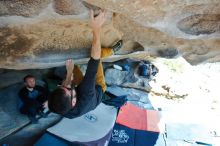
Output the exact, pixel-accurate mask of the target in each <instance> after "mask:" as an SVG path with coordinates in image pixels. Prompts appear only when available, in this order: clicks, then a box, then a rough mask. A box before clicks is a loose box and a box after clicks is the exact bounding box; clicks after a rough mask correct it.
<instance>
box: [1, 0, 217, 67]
mask: <svg viewBox="0 0 220 146" xmlns="http://www.w3.org/2000/svg"><path fill="white" fill-rule="evenodd" d="M98 7H100V8H104V9H107V10H108V12H109V13H108V21H107V22H106V24H105V26H104V28H103V32H102V46H103V47H109V46H111V45H112V44H113V43H114V42H115V41H117V40H118V39H121V38H122V39H123V40H124V42H125V43H124V44H125V45H124V47H123V49H122V50H121V51H120V52H119V53H120V54H126V53H130V52H134V51H140V50H141V51H143V50H144V51H145V52H146V53H148V54H149V55H151V56H155V57H158V56H159V57H166V58H175V57H177V56H183V57H184V58H185V59H186V60H187V61H188V62H189V63H191V64H198V63H203V62H217V61H219V60H220V50H219V47H220V1H219V0H194V1H188V0H183V1H179V0H127V1H124V0H117V1H115V0H105V1H100V0H85V1H82V0H45V1H42V0H36V1H26V0H13V1H10V0H4V1H0V68H12V69H25V68H48V67H54V66H60V65H63V64H64V61H65V60H66V59H67V58H73V59H74V60H75V62H80V60H82V59H85V58H86V57H89V48H90V47H91V41H92V33H91V29H90V27H89V24H88V19H89V15H88V13H89V8H92V9H95V10H96V11H97V10H98V9H99V8H98ZM112 14H113V15H112ZM114 57H115V56H114ZM114 57H113V58H114ZM117 57H119V58H121V56H117ZM79 59H80V60H79Z"/></svg>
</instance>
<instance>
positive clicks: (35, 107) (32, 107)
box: [20, 99, 46, 116]
mask: <svg viewBox="0 0 220 146" xmlns="http://www.w3.org/2000/svg"><path fill="white" fill-rule="evenodd" d="M45 101H46V100H45V99H41V100H40V101H39V99H38V100H35V101H34V102H32V103H29V104H27V103H24V105H23V106H22V107H21V108H20V112H21V113H22V114H26V115H28V116H36V115H37V114H38V113H39V112H40V111H43V110H44V107H43V103H44V102H45Z"/></svg>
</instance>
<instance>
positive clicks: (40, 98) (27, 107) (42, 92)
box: [19, 75, 48, 124]
mask: <svg viewBox="0 0 220 146" xmlns="http://www.w3.org/2000/svg"><path fill="white" fill-rule="evenodd" d="M19 98H20V99H21V102H22V105H21V107H20V112H21V113H22V114H26V115H28V117H29V118H30V120H31V122H32V123H33V124H35V123H37V121H38V120H37V118H36V116H37V115H40V116H42V117H46V114H45V113H44V112H43V111H44V109H45V108H46V106H47V98H48V92H47V89H46V88H44V87H41V86H38V85H36V84H35V77H34V76H32V75H27V76H25V77H24V87H23V88H22V89H21V90H20V91H19Z"/></svg>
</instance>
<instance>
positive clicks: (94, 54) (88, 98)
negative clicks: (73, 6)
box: [48, 10, 122, 119]
mask: <svg viewBox="0 0 220 146" xmlns="http://www.w3.org/2000/svg"><path fill="white" fill-rule="evenodd" d="M105 19H106V12H105V11H103V10H100V12H99V14H98V15H96V16H95V15H94V12H93V10H91V12H90V21H91V28H92V33H93V42H92V48H91V57H90V60H89V62H88V66H87V70H86V73H85V76H84V77H83V74H82V72H81V71H80V69H79V67H78V66H76V65H74V63H73V60H71V59H69V60H67V61H66V70H67V74H66V78H65V80H64V81H63V83H62V85H60V86H59V87H58V88H57V89H55V90H54V91H53V92H52V93H51V95H50V96H49V99H48V107H49V109H50V111H52V112H55V113H58V114H61V115H62V116H64V117H67V118H71V119H72V118H76V117H79V116H81V115H83V114H85V113H87V112H89V111H91V110H94V109H95V108H96V107H97V106H98V105H99V104H100V103H101V102H102V97H103V93H104V92H105V90H106V88H107V86H106V84H105V77H104V73H103V67H102V63H101V61H100V59H101V58H104V57H107V56H110V55H112V54H114V52H116V51H118V50H119V49H120V48H121V46H122V40H120V41H118V42H117V43H116V44H115V45H113V46H112V47H111V48H101V39H100V38H101V28H102V26H103V24H104V22H105Z"/></svg>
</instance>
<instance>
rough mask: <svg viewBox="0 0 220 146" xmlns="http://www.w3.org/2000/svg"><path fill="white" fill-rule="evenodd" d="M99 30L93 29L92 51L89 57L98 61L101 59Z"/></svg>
mask: <svg viewBox="0 0 220 146" xmlns="http://www.w3.org/2000/svg"><path fill="white" fill-rule="evenodd" d="M100 32H101V28H97V29H93V41H92V50H91V57H92V58H93V59H95V60H98V59H100V57H101V40H100V39H101V34H100Z"/></svg>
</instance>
